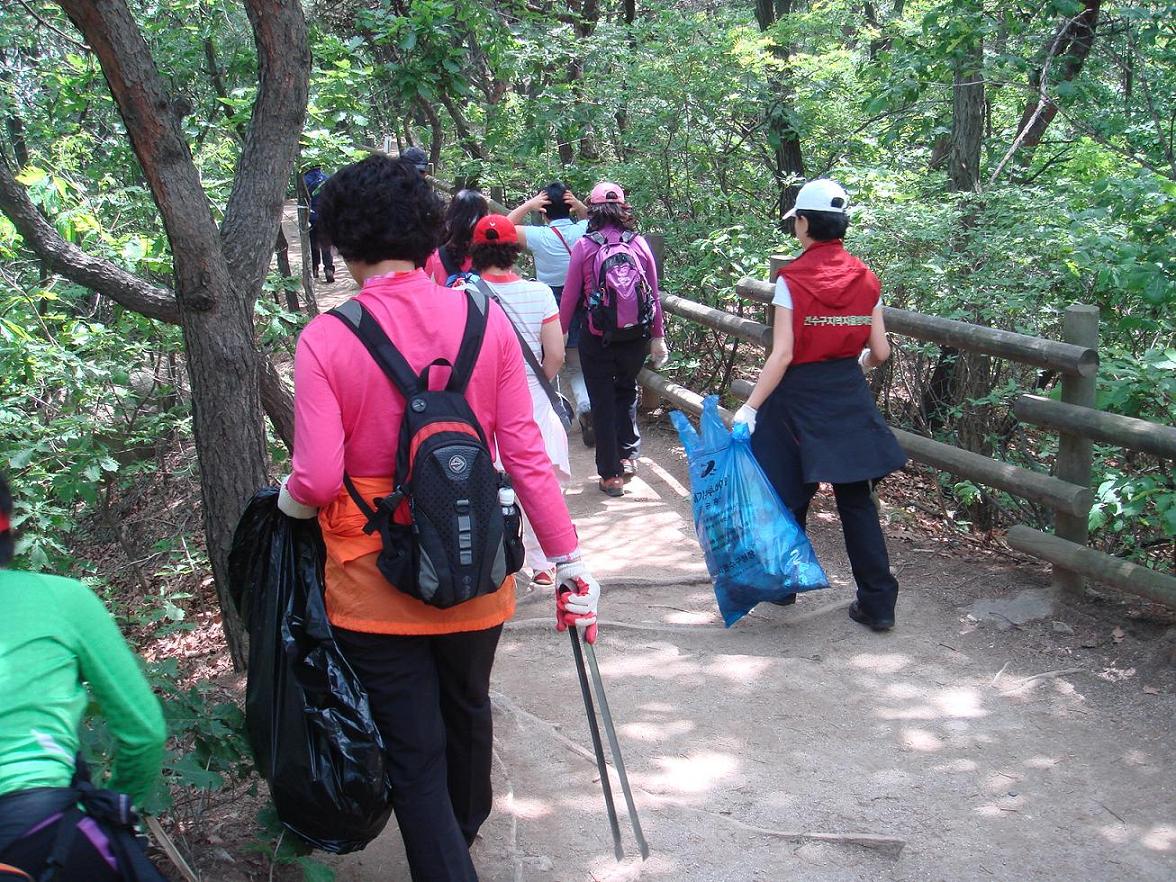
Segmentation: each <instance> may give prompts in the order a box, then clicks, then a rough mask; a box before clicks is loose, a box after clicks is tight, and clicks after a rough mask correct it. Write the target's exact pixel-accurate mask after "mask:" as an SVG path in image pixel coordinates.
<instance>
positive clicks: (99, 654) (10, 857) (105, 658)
mask: <svg viewBox="0 0 1176 882" xmlns="http://www.w3.org/2000/svg"><path fill="white" fill-rule="evenodd" d="M12 554H13V531H12V494H11V492H10V490H9V487H8V482H7V481H6V480H5V479H4V478H3V477H0V609H2V610H3V611H4V613H3V614H4V624H3V626H0V877H4V878H10V877H8V876H5V873H4V868H3V865H5V864H7V865H8V866H10V867H16V868H18V869H19V870H22V871H24V873H27V874H28V877H31V878H33V879H38V878H41V874H42V873H43V872H44V871H45V869H46V867H47V861H48V859H49V856H50V854H51V853H52V852H53V850H54V847H55V844H56V843H57V839H58V835H59V833H63V832H69V831H62V830H61V826H62V824H63V823H70V820H68V818H69V816H64V813H65V812H67V810H68V809H70V808H71V807H72V806H73V805H75V804H76V803H77V801H78V795H77V792H76V791H75V790H74V789H73V788H72V787H71V786H70V785H71V782H72V780H73V777H74V773H75V757H76V756H77V755H78V747H79V738H78V729H79V727H80V726H81V723H82V716H83V714H84V713H85V712H86V707H87V705H89V703H90V696H91V695H92V696H93V698H94V700H95V701H96V702H97V704H98V707H99V709H100V710H101V712H102V714H103V716H104V717H105V720H106V723H107V727H108V729H109V732H110V734H111V736H112V737H113V739H114V743H115V754H114V771H113V774H112V776H111V780H110V785H109V786H110V788H111V789H112V790H116V791H118V792H120V793H126V794H128V795H129V796H130V797H131V799H132V800H133V801H134V802H135V803H136V804H141V803H142V802H143V801H144V800H145V799H146V798H147V797H148V796H150V795H151V793H152V791H153V790H154V788H155V786H156V783H157V781H158V780H159V770H160V765H161V763H162V762H163V746H164V741H165V739H166V737H167V729H166V728H165V726H164V722H163V713H162V711H161V710H160V707H159V701H158V700H157V699H156V698H155V695H154V694H153V693H152V691H151V687H150V686H148V685H147V680H146V679H145V678H144V676H143V672H142V670H141V669H140V667H139V663H138V660H137V659H136V658H135V656H134V653H132V652H131V650H130V648H129V647H128V646H127V643H126V641H125V640H124V639H123V636H122V634H120V633H119V630H118V626H117V625H115V623H114V619H112V618H111V617H110V613H109V612H107V610H106V607H105V606H103V604H102V601H101V600H99V599H98V598H97V597H96V596H95V594H94V592H93V591H91V590H90V589H89V588H87V587H86V586H85V585H83V584H82V583H81V582H76V581H74V580H73V579H64V578H61V577H59V576H46V575H42V574H40V573H24V572H18V571H15V570H9V569H7V566H8V564H9V563H10V562H11V560H12ZM87 685H88V686H89V689H88V690H87V688H86V686H87ZM72 824H73V825H74V827H75V830H74V831H73V839H72V846H71V847H70V848H69V851H68V854H66V855H65V856H64V859H63V864H62V866H61V867H60V868H59V870H58V873H57V877H56V878H57V880H59V882H69V880H79V882H80V880H83V879H84V880H86V882H116V880H122V879H124V878H128V877H126V876H124V874H123V873H122V872H121V871H120V869H119V868H117V866H116V862H115V859H114V858H113V856H112V854H111V851H110V849H109V841H108V836H107V831H106V830H105V829H104V827H103V826H102V825H101V824H98V823H96V822H95V821H94V820H93V819H92V818H90V817H82V818H80V819H78V818H74V819H73V820H72ZM28 877H26V878H28ZM18 878H19V877H18Z"/></svg>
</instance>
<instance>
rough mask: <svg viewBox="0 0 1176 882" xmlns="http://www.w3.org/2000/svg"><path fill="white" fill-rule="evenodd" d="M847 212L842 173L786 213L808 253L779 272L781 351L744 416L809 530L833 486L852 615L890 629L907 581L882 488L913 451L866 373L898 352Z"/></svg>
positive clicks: (807, 191) (777, 338)
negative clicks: (849, 247)
mask: <svg viewBox="0 0 1176 882" xmlns="http://www.w3.org/2000/svg"><path fill="white" fill-rule="evenodd" d="M848 210H849V197H848V196H847V195H846V193H845V190H844V189H842V187H841V185H840V184H838V183H837V182H836V181H831V180H828V179H824V178H822V179H819V180H815V181H809V182H808V183H807V184H805V185H804V186H803V187H802V188H801V189H800V192H799V193H798V194H797V196H796V206H795V207H794V208H793V209H792V210H791V211H790V212H789V213H788V214H787V215H786V217H795V218H796V222H795V223H796V227H795V230H796V238H797V239H798V240H799V241H800V244H801V246H802V247H803V248H804V252H803V253H802V254H801V255H800V257H798V258H796V260H794V261H792V262H791V263H790V264H788V265H787V266H786V267H784V268H783V269H782V270H781V271H780V274H779V277H778V278H777V280H776V293H775V297H774V299H773V300H772V303H773V305H774V307H775V310H776V324H775V329H774V331H773V336H772V352H771V354H770V355H769V356H768V358H767V361H766V362H765V364H764V367H763V370H762V371H761V372H760V376H759V380H758V381H757V382H756V384H755V388H754V389H753V390H752V393H751V395H750V396H749V397H748V399H747V403H746V404H744V405H743V406H742V407H741V408H739V410H738V411H737V412H736V414H735V421H736V422H741V423H746V424H747V425H748V427H749V428H750V429H751V430H752V436H751V448H752V450H753V451H754V453H755V457H756V459H757V460H758V461H759V463H760V465H761V466H762V467H763V470H764V472H765V473H767V476H768V479H769V480H770V481H771V482H772V485H773V486H774V487H775V488H776V492H777V493H779V494H780V498H781V500H783V502H784V504H785V505H787V506H788V507H789V509H791V510H792V512H793V514H795V515H796V520H797V522H798V523H799V524H800V525H801V527H802V528H803V527H804V526H805V518H806V516H807V514H808V508H809V503H810V502H811V501H812V498H813V494H814V493H816V491H817V485H818V484H820V483H821V482H826V483H829V484H832V485H833V494H834V496H835V498H836V500H837V513H838V515H840V517H841V530H842V533H843V534H844V536H845V550H846V551H847V552H848V554H849V563H850V567H851V569H852V571H853V577H854V581H855V582H856V583H857V599H856V600H855V601H854V602H853V604H852V605H851V606H850V607H849V616H850V618H852V619H853V620H854V621H855V622H860V623H861V624H863V625H866V626H867V627H869V628H872V629H873V630H875V631H887V630H889V629H891V628H893V627H894V604H895V601H896V599H897V598H898V582H897V581H896V580H895V578H894V576H893V575H891V573H890V558H889V555H888V554H887V552H886V539H885V537H884V536H883V534H882V525H881V523H880V522H879V520H878V508H877V505H876V504H875V501H874V496H873V489H874V483H875V482H876V481H879V480H881V479H882V478H884V477H885V476H886V475H888V474H890V473H891V472H893V471H895V470H897V469H900V468H902V467H903V465H904V464H905V463H906V455H905V454H904V453H903V452H902V449H901V448H900V447H899V446H898V442H897V441H896V440H895V438H894V434H893V433H892V432H891V431H890V429H889V428H888V427H887V425H886V422H885V421H884V420H883V419H882V415H881V414H880V413H879V412H878V408H877V406H876V405H875V404H874V396H873V394H872V393H871V391H870V387H869V385H868V384H867V383H866V379H865V376H864V373H865V372H866V371H868V370H870V369H871V368H875V367H877V366H878V365H880V364H882V363H883V362H885V361H886V359H888V358H889V357H890V343H889V342H888V341H887V339H886V326H885V323H884V322H883V320H882V298H881V290H882V288H881V285H880V283H879V282H878V277H877V276H875V275H874V273H872V272H871V271H870V268H869V267H867V266H866V265H865V264H864V263H862V261H860V260H858V259H857V258H856V257H854V256H853V255H852V254H850V253H849V252H848V251H846V250H845V245H844V244H843V243H842V238H843V237H844V236H845V231H846V229H848V227H849V214H848ZM795 598H796V595H792V599H793V600H795Z"/></svg>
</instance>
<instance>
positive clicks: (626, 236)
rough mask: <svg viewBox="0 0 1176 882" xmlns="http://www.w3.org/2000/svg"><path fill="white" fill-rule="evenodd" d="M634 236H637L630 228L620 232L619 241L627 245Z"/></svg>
mask: <svg viewBox="0 0 1176 882" xmlns="http://www.w3.org/2000/svg"><path fill="white" fill-rule="evenodd" d="M636 238H637V234H636V233H634V232H633V231H632V230H625V231H624V232H623V233H621V241H622V242H624V243H625V244H626V245H628V244H629V243H630V242H632V241H633V240H634V239H636Z"/></svg>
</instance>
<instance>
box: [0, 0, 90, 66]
mask: <svg viewBox="0 0 1176 882" xmlns="http://www.w3.org/2000/svg"><path fill="white" fill-rule="evenodd" d="M16 2H17V3H19V4H20V5H21V6H23V7H24V9H25V12H27V13H28V14H29V15H31V16H32V17H33V18H35V19H36V20H37V24H39V25H41V27H45V28H48V29H49V30H51V31H53V33H55V34H57V36H59V37H61V39H63V40H65V42H67V43H69V44H70V45H71V46H73V47H74V48H75V49H78V50H80V51H82V52H85V53H86V54H87V55H89V54H90V47H89V46H87V45H86V44H85V43H83V42H81V41H80V40H75V39H74V38H73V37H71V36H70V35H69V34H67V33H65V31H62V30H60V29H59V28H57V27H55V26H54V25H53V23H52V22H50V21H46V20H45V19H43V18H42V17H41V16H40V14H39V13H38V12H37V10H35V9H33V7H31V6H29V4H28V3H27V2H25V0H16Z"/></svg>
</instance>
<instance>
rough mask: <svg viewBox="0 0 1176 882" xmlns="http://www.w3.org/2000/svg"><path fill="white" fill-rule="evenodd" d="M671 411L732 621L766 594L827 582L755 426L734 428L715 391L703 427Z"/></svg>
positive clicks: (711, 564) (779, 596)
mask: <svg viewBox="0 0 1176 882" xmlns="http://www.w3.org/2000/svg"><path fill="white" fill-rule="evenodd" d="M670 419H671V420H673V423H674V428H676V429H677V430H678V435H679V437H680V438H681V439H682V444H683V445H684V446H685V447H686V458H687V459H688V460H689V463H690V486H691V489H692V490H693V491H694V529H695V530H696V531H697V533H698V543H699V544H700V545H701V546H702V551H703V554H705V555H706V566H707V569H708V570H710V574H711V578H712V579H714V582H715V597H716V598H717V600H718V602H719V612H720V613H722V616H723V622H724V623H725V624H726V625H727V627H728V628H729V627H731V626H732V625H733V624H735V623H736V622H737V621H739V620H740V619H741V618H743V617H744V616H745V615H747V613H748V612H750V611H751V608H752V607H753V606H755V605H756V604H757V603H760V602H761V601H765V600H767V601H778V600H783V599H784V598H785V597H787V596H788V595H790V594H794V593H797V592H800V591H811V590H813V589H816V588H827V587H828V586H829V581H828V579H827V578H826V577H825V571H824V570H822V569H821V565H820V564H819V563H818V562H817V556H816V554H815V553H814V552H813V547H812V545H811V544H810V543H809V540H808V537H807V536H805V534H804V531H803V530H801V529H800V527H799V525H797V523H796V519H795V518H794V517H793V516H792V512H790V511H789V510H788V509H787V507H785V505H784V503H783V502H781V501H780V497H779V496H778V495H777V494H776V491H775V490H774V489H773V488H772V485H771V484H770V483H769V482H768V479H767V476H766V475H764V472H763V470H762V469H761V468H760V465H759V463H758V462H756V460H755V454H753V453H752V452H751V433H750V432H748V430H747V426H746V425H736V426H735V428H734V430H733V431H728V430H727V427H726V426H724V425H723V419H722V417H721V416H719V407H718V397H717V396H714V395H711V396H709V397H708V398H706V399H705V400H704V401H703V405H702V418H701V420H700V421H699V423H700V426H701V429H702V434H701V435H699V433H698V432H697V431H696V430H695V429H694V426H692V425H691V424H690V421H689V420H688V419H687V418H686V415H685V414H683V413H681V412H680V411H674V412H673V413H672V414H670Z"/></svg>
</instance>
